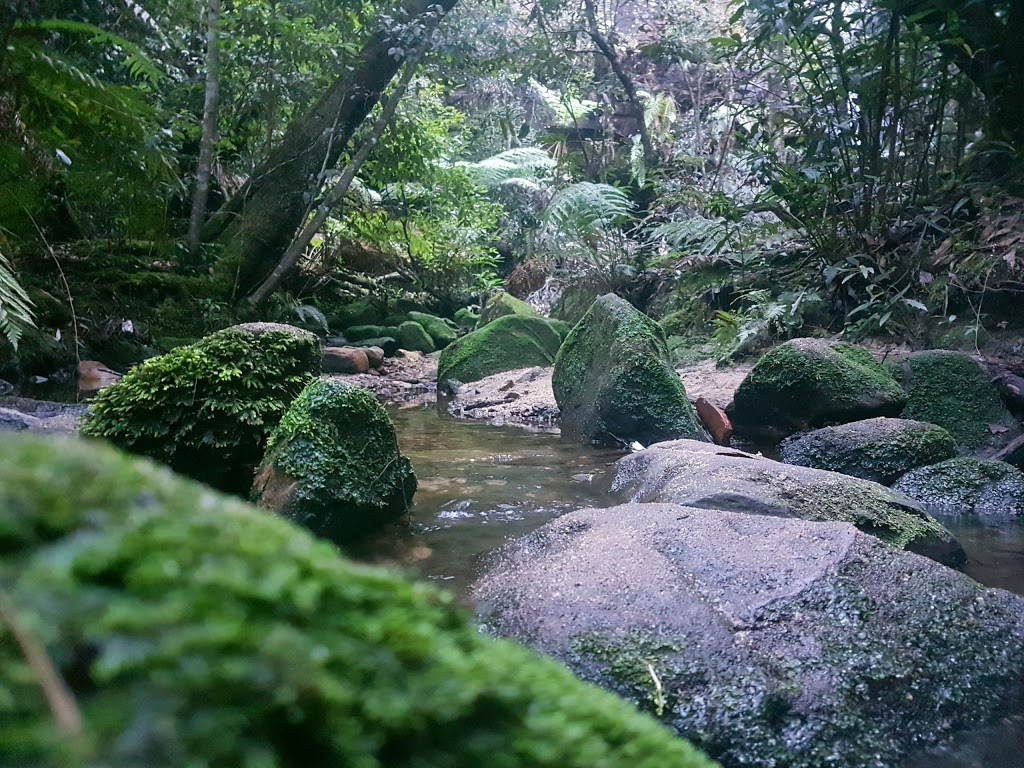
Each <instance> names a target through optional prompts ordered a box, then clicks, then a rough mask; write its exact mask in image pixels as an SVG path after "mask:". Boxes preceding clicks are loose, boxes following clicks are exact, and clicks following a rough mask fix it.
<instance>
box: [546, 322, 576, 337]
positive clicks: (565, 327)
mask: <svg viewBox="0 0 1024 768" xmlns="http://www.w3.org/2000/svg"><path fill="white" fill-rule="evenodd" d="M548 323H549V324H550V325H551V327H552V328H554V329H555V333H557V334H558V337H559V338H560V339H561V340H562V341H565V340H566V339H567V338H569V334H570V333H571V332H572V326H571V325H570V324H569V323H567V322H565V321H564V320H554V319H552V318H550V317H549V318H548Z"/></svg>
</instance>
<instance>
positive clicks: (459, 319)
mask: <svg viewBox="0 0 1024 768" xmlns="http://www.w3.org/2000/svg"><path fill="white" fill-rule="evenodd" d="M455 323H456V324H457V325H458V326H459V328H460V329H462V330H463V331H472V330H473V329H474V328H476V327H477V325H478V324H479V323H480V314H479V313H477V312H474V311H473V310H471V309H469V308H468V307H463V308H462V309H460V310H458V311H457V312H456V313H455Z"/></svg>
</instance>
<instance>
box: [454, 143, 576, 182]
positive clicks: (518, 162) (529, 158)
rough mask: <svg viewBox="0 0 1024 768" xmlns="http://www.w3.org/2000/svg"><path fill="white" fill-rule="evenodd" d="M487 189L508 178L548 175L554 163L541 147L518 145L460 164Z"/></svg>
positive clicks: (534, 177) (543, 176)
mask: <svg viewBox="0 0 1024 768" xmlns="http://www.w3.org/2000/svg"><path fill="white" fill-rule="evenodd" d="M461 165H462V166H463V167H464V168H465V169H466V170H467V171H468V172H469V173H470V174H471V175H472V176H473V178H474V179H475V180H476V182H477V183H478V184H479V185H480V186H482V187H486V188H487V189H493V188H494V187H497V186H498V185H500V184H503V183H504V182H506V181H509V180H510V179H531V180H532V179H541V178H545V177H547V176H549V175H550V174H551V171H552V170H553V169H554V167H555V165H556V163H555V161H554V160H553V159H551V157H550V156H549V155H548V153H547V152H545V151H544V150H543V149H538V148H536V147H519V148H515V149H509V150H506V151H504V152H499V153H498V154H497V155H493V156H491V157H488V158H486V159H484V160H481V161H480V162H477V163H463V164H461Z"/></svg>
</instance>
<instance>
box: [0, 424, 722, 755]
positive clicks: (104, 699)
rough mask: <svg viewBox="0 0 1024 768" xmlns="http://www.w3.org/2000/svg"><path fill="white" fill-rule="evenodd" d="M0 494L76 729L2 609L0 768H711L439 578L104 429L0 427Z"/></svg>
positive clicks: (18, 609)
mask: <svg viewBox="0 0 1024 768" xmlns="http://www.w3.org/2000/svg"><path fill="white" fill-rule="evenodd" d="M0 509H2V510H3V511H4V514H3V515H0V590H2V592H3V595H4V599H5V601H9V605H10V608H11V609H12V610H13V615H14V617H16V621H17V624H18V625H19V626H20V627H22V628H24V629H26V630H27V631H30V632H31V635H32V636H33V637H35V638H38V640H39V641H40V642H41V643H42V645H43V647H44V648H45V649H46V651H47V653H48V655H49V657H50V659H51V660H52V661H53V662H54V664H56V666H57V669H58V671H59V672H60V673H61V674H62V676H63V678H64V680H65V681H66V683H67V685H68V687H69V692H70V694H71V695H72V696H73V697H74V700H75V702H76V704H77V706H78V708H79V710H80V712H81V715H82V719H83V725H84V728H83V731H84V735H83V736H82V737H81V738H77V739H75V738H64V739H61V738H60V737H59V736H58V734H57V732H56V728H55V725H54V720H53V716H52V713H51V710H50V706H49V705H48V703H47V700H46V698H45V696H44V695H43V692H42V690H41V689H40V686H39V684H38V681H37V678H36V675H35V674H34V673H33V672H32V670H31V669H30V667H29V664H28V662H27V661H26V659H25V657H24V654H23V651H22V648H21V647H20V646H19V644H18V643H17V642H16V641H15V639H14V637H13V636H12V632H11V624H10V622H9V621H7V620H5V621H4V622H3V623H2V624H0V752H2V754H3V756H4V760H3V762H4V766H5V768H30V767H31V768H58V766H60V768H66V767H68V766H75V768H101V767H106V766H121V765H138V766H142V765H146V766H162V767H163V768H195V766H248V767H249V768H254V767H255V766H259V767H260V768H304V767H305V766H311V765H322V766H353V767H354V768H356V767H360V768H382V767H383V766H387V767H388V768H478V767H479V766H495V768H520V767H522V766H533V767H534V768H594V767H595V766H602V768H665V766H672V768H712V763H711V762H710V761H708V760H707V759H705V758H703V757H702V756H701V755H700V754H699V753H697V752H696V751H695V750H694V749H693V748H691V747H690V746H689V745H687V744H686V743H685V742H683V741H681V740H679V739H677V738H675V737H673V736H672V735H671V734H670V733H669V732H668V731H667V730H665V729H663V728H662V727H660V726H659V725H657V724H656V723H655V722H654V721H653V720H651V719H649V718H647V717H645V716H642V715H640V714H639V713H637V712H636V710H635V709H634V708H633V707H632V706H630V705H629V704H627V703H625V702H622V701H621V700H619V699H617V698H616V697H614V696H612V695H610V694H607V693H604V692H602V691H600V690H598V689H596V688H594V687H591V686H588V685H585V684H583V683H581V682H579V681H578V680H577V679H575V678H574V677H573V676H572V674H571V673H569V671H568V670H566V669H565V668H564V667H562V666H561V665H560V664H558V663H556V662H554V661H550V660H546V659H543V658H541V657H539V656H536V655H534V654H533V653H530V652H528V651H526V650H524V649H523V648H521V647H519V646H517V645H515V644H513V643H509V642H504V641H495V640H491V639H490V638H487V637H486V636H484V635H482V634H481V633H480V632H479V631H478V629H477V627H476V626H475V625H473V624H472V623H470V622H469V621H468V620H467V617H466V616H465V615H464V614H463V613H462V611H461V610H459V609H458V608H456V607H455V606H454V604H453V603H454V600H453V598H452V597H451V596H449V595H447V594H445V593H443V592H440V591H438V590H436V589H433V588H432V587H430V586H428V585H423V584H414V583H411V582H409V581H406V580H404V579H402V578H399V577H398V576H396V575H395V574H392V573H389V572H386V571H383V570H381V569H377V568H369V567H365V566H359V565H356V564H353V563H351V562H349V561H347V560H346V559H344V558H343V557H341V556H340V555H339V553H338V551H337V550H336V548H335V547H333V546H332V545H330V544H328V543H326V542H318V541H316V540H315V539H313V538H312V537H311V536H310V535H309V534H307V533H306V532H304V531H302V530H301V529H300V528H298V527H297V526H294V525H293V524H291V523H289V522H288V521H286V520H283V519H281V518H279V517H277V516H274V515H270V514H267V513H266V512H263V511H260V510H257V509H255V508H253V507H250V506H248V505H246V504H243V503H241V502H238V501H235V500H232V499H230V498H226V497H223V496H220V495H218V494H216V493H215V492H212V491H210V490H209V489H208V488H205V487H202V486H200V485H198V484H195V483H190V482H188V481H185V480H183V479H182V478H179V477H176V476H174V475H172V474H171V473H170V472H168V471H167V470H165V469H161V468H158V467H156V466H154V465H153V464H151V463H149V462H146V461H140V460H137V459H132V458H130V457H127V456H125V455H123V454H120V453H118V452H116V451H114V450H112V449H110V448H109V447H106V446H103V445H100V444H91V443H87V442H79V441H75V440H63V441H52V442H51V441H45V440H40V439H26V438H21V437H17V438H10V439H6V440H4V441H3V442H2V443H0Z"/></svg>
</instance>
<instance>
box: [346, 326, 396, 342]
mask: <svg viewBox="0 0 1024 768" xmlns="http://www.w3.org/2000/svg"><path fill="white" fill-rule="evenodd" d="M388 330H389V327H388V326H383V325H353V326H351V327H349V328H346V329H345V330H344V335H345V338H346V339H348V340H349V341H363V340H364V339H377V338H381V337H383V336H392V334H390V333H387V331H388Z"/></svg>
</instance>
